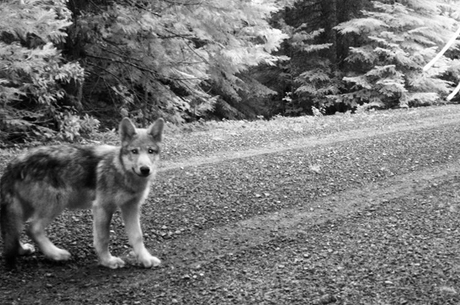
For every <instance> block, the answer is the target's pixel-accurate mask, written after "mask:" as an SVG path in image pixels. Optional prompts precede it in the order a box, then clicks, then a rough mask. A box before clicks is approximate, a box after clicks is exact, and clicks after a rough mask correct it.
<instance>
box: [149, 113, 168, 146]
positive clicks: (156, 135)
mask: <svg viewBox="0 0 460 305" xmlns="http://www.w3.org/2000/svg"><path fill="white" fill-rule="evenodd" d="M164 124H165V121H164V120H163V119H162V118H159V119H158V120H156V121H155V123H153V124H152V125H150V127H149V128H148V129H147V133H148V134H149V135H151V136H152V137H153V139H154V140H155V141H157V142H161V138H162V134H163V127H164Z"/></svg>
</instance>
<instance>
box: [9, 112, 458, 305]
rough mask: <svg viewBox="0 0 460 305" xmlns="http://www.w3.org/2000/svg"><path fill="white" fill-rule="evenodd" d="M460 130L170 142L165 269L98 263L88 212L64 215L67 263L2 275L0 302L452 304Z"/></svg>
mask: <svg viewBox="0 0 460 305" xmlns="http://www.w3.org/2000/svg"><path fill="white" fill-rule="evenodd" d="M459 123H460V107H458V106H445V107H435V108H424V109H416V110H410V111H403V110H399V111H387V112H378V113H372V114H359V115H356V116H353V115H350V116H347V115H344V116H337V117H324V118H297V119H284V118H281V119H277V120H275V121H271V122H262V121H261V122H255V123H248V122H238V123H224V124H222V125H215V126H214V125H212V124H209V125H206V126H203V127H202V128H203V129H204V131H194V132H190V133H187V134H177V133H173V132H172V131H170V134H169V138H168V137H166V139H167V140H166V143H165V144H166V145H165V146H166V147H165V151H164V159H165V162H164V164H165V165H164V169H163V171H162V172H161V173H160V174H159V177H158V179H157V181H156V183H155V184H154V186H153V189H152V196H151V197H150V198H149V200H148V203H147V204H146V205H145V206H144V209H143V219H142V221H143V228H144V233H145V239H146V244H147V246H148V247H149V248H150V249H152V252H153V254H155V255H158V256H160V258H161V259H162V260H163V261H164V264H163V265H162V266H161V267H160V268H155V269H152V270H144V269H140V268H138V267H136V266H129V267H127V268H125V269H123V270H116V271H113V270H106V269H103V268H101V267H97V264H96V261H95V259H96V257H95V254H94V250H93V249H92V246H91V243H92V237H91V215H90V214H89V212H87V211H77V212H68V213H65V214H64V215H62V216H61V217H60V218H59V219H58V220H57V221H56V222H54V223H53V225H52V226H51V227H50V229H49V235H50V238H51V239H52V240H53V241H56V244H57V245H61V246H62V247H65V248H66V249H68V250H69V251H70V252H71V253H72V255H73V259H72V260H71V261H69V262H66V263H60V264H57V263H52V262H49V261H46V260H45V259H44V258H43V256H42V255H41V254H36V255H33V256H30V257H25V258H22V259H21V260H20V262H19V264H20V270H19V271H18V272H16V273H5V271H4V269H3V266H1V267H0V303H1V304H3V303H4V304H42V303H43V304H48V303H49V302H51V301H57V302H58V303H60V304H61V303H62V304H82V303H88V304H457V303H459V302H460V295H459V291H460V281H459V280H458V278H459V272H460V268H459V267H458V266H460V265H459V261H460V250H458V249H459V247H458V246H459V245H458V243H459V237H460V236H459V235H460V231H459V229H458V228H459V224H460V220H459V217H458V216H459V215H458V214H459V212H460V205H459V204H460V199H459V198H460V197H459V194H460V191H458V189H459V188H458V184H459V183H460V182H459V181H458V179H457V174H456V173H457V170H460V165H459V164H458V161H459V156H460V136H459V135H460V124H459ZM226 124H227V125H228V126H227V125H226ZM197 128H198V127H195V129H197ZM16 153H17V151H16V150H4V151H3V153H2V156H1V157H0V162H2V161H6V160H7V159H9V158H10V157H11V155H13V154H16ZM187 164H189V165H188V166H187ZM112 229H113V232H112V241H113V242H112V249H113V252H114V253H115V254H118V255H121V256H123V257H125V258H127V259H128V260H130V257H129V256H127V255H128V252H129V248H128V247H127V240H126V237H125V234H124V230H123V225H122V223H121V220H120V218H119V217H115V219H114V224H113V225H112ZM0 263H1V262H0ZM2 300H3V301H2ZM2 302H3V303H2Z"/></svg>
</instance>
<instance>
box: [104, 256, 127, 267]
mask: <svg viewBox="0 0 460 305" xmlns="http://www.w3.org/2000/svg"><path fill="white" fill-rule="evenodd" d="M100 264H101V265H102V266H104V267H107V268H111V269H118V268H123V267H124V266H125V261H124V260H122V259H121V258H119V257H116V256H110V257H109V258H108V259H104V260H101V261H100Z"/></svg>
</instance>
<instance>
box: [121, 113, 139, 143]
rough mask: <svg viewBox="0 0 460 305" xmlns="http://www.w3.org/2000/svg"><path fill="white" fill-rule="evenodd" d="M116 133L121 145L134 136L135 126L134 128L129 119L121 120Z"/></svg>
mask: <svg viewBox="0 0 460 305" xmlns="http://www.w3.org/2000/svg"><path fill="white" fill-rule="evenodd" d="M118 132H119V133H120V138H121V143H123V142H125V141H126V140H127V139H131V138H132V137H133V136H134V135H135V134H136V126H134V124H133V123H132V122H131V120H130V119H128V118H123V120H121V122H120V127H119V128H118Z"/></svg>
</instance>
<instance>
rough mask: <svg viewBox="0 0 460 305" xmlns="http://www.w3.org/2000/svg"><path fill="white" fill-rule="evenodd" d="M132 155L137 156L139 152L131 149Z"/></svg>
mask: <svg viewBox="0 0 460 305" xmlns="http://www.w3.org/2000/svg"><path fill="white" fill-rule="evenodd" d="M131 153H132V154H133V155H137V154H138V153H139V150H138V149H137V148H134V149H131Z"/></svg>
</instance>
